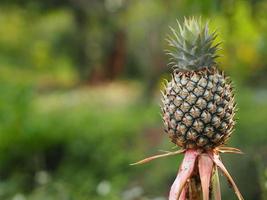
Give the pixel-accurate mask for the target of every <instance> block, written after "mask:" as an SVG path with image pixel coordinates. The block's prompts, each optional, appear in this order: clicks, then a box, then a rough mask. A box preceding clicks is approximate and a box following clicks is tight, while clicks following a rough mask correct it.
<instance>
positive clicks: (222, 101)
mask: <svg viewBox="0 0 267 200" xmlns="http://www.w3.org/2000/svg"><path fill="white" fill-rule="evenodd" d="M171 32H172V34H171V35H170V36H169V37H168V39H167V41H168V43H169V46H170V50H168V51H167V54H168V55H169V56H170V65H171V66H172V68H173V73H172V78H171V80H170V81H169V82H168V81H167V83H166V87H165V90H164V91H163V92H162V104H163V105H162V118H163V122H164V127H165V132H166V133H167V134H168V136H169V137H170V139H171V141H172V142H173V143H175V144H176V145H177V146H179V147H181V149H180V150H178V151H175V152H167V153H165V154H159V155H155V156H152V157H149V158H146V159H144V160H141V161H139V162H137V163H134V164H142V163H146V162H149V161H151V160H154V159H156V158H160V157H165V156H170V155H177V154H181V153H184V159H183V161H182V163H181V165H180V168H179V171H178V174H177V177H176V179H175V181H174V183H173V185H172V186H171V189H170V193H169V200H188V199H189V200H193V199H194V200H198V199H202V200H209V199H210V197H212V198H213V199H215V200H221V193H220V183H219V176H218V169H220V171H221V172H222V173H223V174H224V175H225V176H226V178H227V179H228V181H229V183H230V185H231V186H232V187H233V189H234V191H235V193H236V195H237V197H238V199H239V200H243V197H242V195H241V193H240V191H239V190H238V188H237V186H236V184H235V182H234V180H233V178H232V177H231V176H230V174H229V173H228V171H227V169H226V168H225V166H224V164H223V163H222V161H221V159H220V155H219V153H242V152H241V151H240V150H239V149H236V148H232V147H226V146H224V144H225V143H226V141H227V140H228V139H229V137H230V135H231V134H232V132H233V129H234V125H235V120H234V116H235V111H236V104H235V101H234V94H233V89H232V86H231V82H230V81H229V78H228V77H227V76H225V75H224V73H223V72H222V71H220V70H219V69H218V68H217V66H218V65H217V63H216V58H217V57H218V55H217V50H218V48H219V45H220V43H217V44H215V39H216V37H217V32H216V31H215V32H212V33H211V32H210V31H209V26H208V23H202V21H201V19H200V18H198V19H196V18H193V17H192V18H188V19H186V18H185V20H184V22H183V24H180V23H179V22H178V26H177V29H173V28H171Z"/></svg>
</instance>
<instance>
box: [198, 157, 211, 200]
mask: <svg viewBox="0 0 267 200" xmlns="http://www.w3.org/2000/svg"><path fill="white" fill-rule="evenodd" d="M198 169H199V175H200V180H201V186H202V191H203V200H209V187H210V179H211V174H212V170H213V161H212V159H211V158H210V157H209V156H208V154H206V153H203V154H200V156H199V159H198Z"/></svg>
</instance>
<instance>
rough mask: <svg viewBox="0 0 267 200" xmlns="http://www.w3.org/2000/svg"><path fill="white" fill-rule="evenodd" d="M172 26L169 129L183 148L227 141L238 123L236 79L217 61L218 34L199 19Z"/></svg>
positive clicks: (165, 106) (165, 108)
mask: <svg viewBox="0 0 267 200" xmlns="http://www.w3.org/2000/svg"><path fill="white" fill-rule="evenodd" d="M171 30H172V34H173V35H172V36H169V38H168V43H169V45H170V47H171V49H170V50H169V51H168V55H170V57H171V58H170V60H171V62H170V64H171V65H172V67H173V73H172V80H171V81H169V82H168V83H167V84H166V88H165V91H164V93H163V97H162V102H163V106H162V112H163V121H164V126H165V131H166V132H167V133H168V135H169V137H170V138H171V140H172V142H174V143H175V144H177V145H178V146H181V147H183V148H186V149H189V148H190V149H191V148H202V149H212V148H214V147H217V146H219V145H221V144H223V143H224V142H225V141H226V140H227V138H228V137H229V136H230V135H231V133H232V131H233V127H234V124H235V121H234V115H235V102H234V96H233V93H232V87H231V83H230V82H229V80H228V78H227V77H226V76H225V75H224V74H223V72H221V71H220V70H219V69H217V63H216V61H215V59H216V58H217V57H218V55H217V50H218V46H219V43H218V44H214V43H215V42H214V40H215V38H216V36H217V34H216V32H213V33H210V32H209V29H208V24H203V23H202V22H201V20H200V19H195V18H189V19H185V20H184V24H183V25H180V24H179V22H178V29H177V30H174V29H172V28H171Z"/></svg>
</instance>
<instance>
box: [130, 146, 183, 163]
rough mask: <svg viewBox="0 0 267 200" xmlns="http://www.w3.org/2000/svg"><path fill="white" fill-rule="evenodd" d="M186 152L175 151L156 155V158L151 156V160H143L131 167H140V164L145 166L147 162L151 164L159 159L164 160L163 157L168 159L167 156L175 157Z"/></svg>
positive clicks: (181, 150)
mask: <svg viewBox="0 0 267 200" xmlns="http://www.w3.org/2000/svg"><path fill="white" fill-rule="evenodd" d="M184 151H185V150H184V149H180V150H178V151H174V152H168V153H164V154H159V155H155V156H151V157H149V158H145V159H143V160H140V161H138V162H136V163H132V164H130V165H140V164H144V163H147V162H150V161H152V160H155V159H157V158H162V157H166V156H173V155H177V154H181V153H183V152H184Z"/></svg>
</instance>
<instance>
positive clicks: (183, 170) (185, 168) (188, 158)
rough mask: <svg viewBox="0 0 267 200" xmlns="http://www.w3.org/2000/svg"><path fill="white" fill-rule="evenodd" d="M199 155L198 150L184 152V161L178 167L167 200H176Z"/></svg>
mask: <svg viewBox="0 0 267 200" xmlns="http://www.w3.org/2000/svg"><path fill="white" fill-rule="evenodd" d="M199 154H200V152H199V151H198V150H193V149H189V150H187V151H186V152H185V156H184V160H183V162H182V164H181V166H180V169H179V172H178V174H177V177H176V179H175V181H174V183H173V185H172V187H171V191H170V194H169V200H177V199H178V198H179V197H180V195H181V193H182V190H183V188H184V186H185V184H186V181H187V179H189V178H190V176H191V174H192V172H193V170H194V167H195V161H196V158H197V156H198V155H199Z"/></svg>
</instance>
